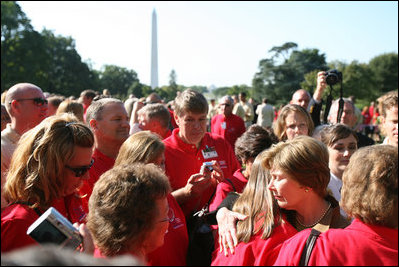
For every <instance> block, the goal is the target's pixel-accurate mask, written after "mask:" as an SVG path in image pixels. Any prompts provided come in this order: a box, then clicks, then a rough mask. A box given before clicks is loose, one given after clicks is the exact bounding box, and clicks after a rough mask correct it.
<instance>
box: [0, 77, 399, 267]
mask: <svg viewBox="0 0 399 267" xmlns="http://www.w3.org/2000/svg"><path fill="white" fill-rule="evenodd" d="M326 86H327V85H326V81H325V75H324V72H319V73H318V74H317V88H316V90H315V92H314V94H313V95H311V94H309V92H307V91H306V90H303V89H299V90H297V91H295V93H294V94H293V95H292V100H291V101H290V103H287V104H286V105H282V106H281V107H279V108H277V107H274V106H273V105H271V104H270V102H271V101H270V99H268V98H267V97H264V98H263V99H262V101H261V103H256V101H255V100H254V99H252V98H249V99H247V95H246V93H245V92H241V93H240V94H239V95H225V96H222V97H221V98H220V99H206V98H205V96H204V95H203V94H201V93H199V92H197V91H195V90H192V89H186V90H185V91H183V92H179V93H178V94H177V96H176V98H175V99H174V101H172V102H171V103H165V102H164V100H163V99H162V98H161V97H160V96H159V95H157V94H156V93H151V94H149V95H148V96H146V97H143V98H140V99H139V98H136V97H135V96H133V95H131V96H129V98H128V99H125V100H122V99H118V98H115V97H113V96H112V95H110V93H109V91H108V90H106V89H104V90H103V92H101V93H100V92H97V91H95V90H91V89H88V90H83V91H82V93H81V95H80V97H79V98H78V99H75V98H74V97H71V96H61V95H51V94H49V93H46V92H43V90H42V89H41V88H40V87H39V86H37V85H34V84H30V83H19V84H16V85H14V86H12V87H11V88H9V89H8V90H7V91H6V92H4V93H3V94H2V99H1V102H2V114H1V122H2V124H1V125H2V132H1V209H2V213H1V237H2V238H1V252H2V263H3V255H5V256H7V257H6V258H5V259H7V260H8V261H13V257H12V255H18V254H16V252H18V250H20V251H21V254H20V255H23V254H22V253H23V251H24V250H23V249H27V248H34V247H35V246H36V247H37V245H38V243H37V242H36V241H35V240H34V239H33V238H31V237H30V236H29V235H27V234H26V231H27V228H28V227H29V226H30V225H31V224H32V223H33V222H34V221H35V220H36V219H37V218H38V217H39V216H41V215H42V214H43V213H44V212H45V211H46V210H47V209H48V208H49V207H55V208H56V209H57V210H58V211H59V212H60V213H61V214H62V215H64V216H65V217H66V218H67V219H68V220H69V221H71V222H72V223H73V224H74V226H75V227H76V229H77V230H78V231H79V233H80V235H81V236H82V238H83V242H82V245H81V246H79V248H77V249H76V250H77V253H78V252H79V253H84V254H89V255H91V256H93V257H94V258H100V259H102V260H104V263H106V260H107V259H114V258H117V257H121V256H124V255H125V256H126V255H129V256H132V257H133V258H134V259H130V260H132V264H137V265H139V264H146V265H154V266H155V265H174V266H185V265H198V264H206V265H213V266H219V265H273V264H276V265H300V264H303V261H302V260H303V259H302V257H303V255H304V253H303V251H306V250H307V249H308V245H307V242H306V240H307V239H308V238H310V237H312V235H313V234H314V233H317V234H316V238H317V241H316V243H315V246H314V247H312V248H311V249H313V250H310V253H311V254H309V253H308V255H311V256H309V257H308V258H307V259H306V264H309V265H397V264H398V195H397V192H398V191H397V190H398V168H397V156H398V155H397V153H398V151H397V147H398V91H397V90H396V91H391V92H388V93H386V94H384V95H381V97H380V98H379V99H376V100H375V101H373V102H371V103H370V105H369V106H365V107H363V108H362V109H359V108H357V107H356V106H355V103H354V102H353V99H350V98H342V99H336V100H334V101H333V102H332V104H331V107H330V109H329V112H328V114H324V112H325V109H324V110H323V108H324V107H325V104H324V102H323V99H322V95H323V92H324V90H325V88H326ZM324 118H326V120H325V119H324ZM204 162H209V165H210V166H211V167H210V168H207V167H206V166H203V165H204ZM203 209H204V210H205V211H206V212H209V214H210V216H213V219H212V221H213V223H211V222H209V221H208V223H201V225H200V226H198V225H197V223H198V221H197V217H196V214H198V212H201V210H203ZM197 231H198V232H199V233H201V234H203V235H201V236H206V237H207V238H209V239H206V240H202V241H201V242H203V243H197V242H199V241H198V239H197V237H198V235H197V234H198V233H197ZM359 240H360V241H359ZM205 247H207V249H208V251H207V252H206V253H205V254H201V253H203V252H202V251H203V250H204V248H205ZM326 248H327V249H326ZM199 251H201V252H199ZM11 253H13V254H11ZM49 255H51V253H49ZM14 257H17V256H14ZM43 257H46V256H45V255H43ZM71 258H72V256H71ZM14 260H15V259H14ZM136 260H137V261H136ZM5 261H6V260H5ZM88 261H89V260H88ZM111 264H112V262H111Z"/></svg>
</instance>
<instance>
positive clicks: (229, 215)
mask: <svg viewBox="0 0 399 267" xmlns="http://www.w3.org/2000/svg"><path fill="white" fill-rule="evenodd" d="M247 217H248V216H247V215H244V214H241V213H238V212H233V211H231V210H229V209H227V208H226V207H222V208H220V209H219V210H218V211H217V213H216V220H217V222H218V231H219V240H218V241H219V247H220V251H219V252H220V253H222V252H224V254H225V256H228V249H229V248H230V254H234V248H235V247H236V246H237V244H238V240H237V225H236V223H237V220H240V221H242V220H245V219H246V218H247Z"/></svg>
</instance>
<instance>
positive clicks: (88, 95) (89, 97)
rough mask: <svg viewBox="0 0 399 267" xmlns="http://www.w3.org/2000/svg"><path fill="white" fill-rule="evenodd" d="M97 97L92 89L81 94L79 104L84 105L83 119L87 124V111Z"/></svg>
mask: <svg viewBox="0 0 399 267" xmlns="http://www.w3.org/2000/svg"><path fill="white" fill-rule="evenodd" d="M96 95H97V94H96V92H95V91H94V90H91V89H87V90H84V91H82V92H81V93H80V97H79V100H78V101H79V103H82V105H83V119H84V121H85V122H87V121H86V113H87V109H88V108H89V106H90V105H91V103H92V102H93V98H94V97H96Z"/></svg>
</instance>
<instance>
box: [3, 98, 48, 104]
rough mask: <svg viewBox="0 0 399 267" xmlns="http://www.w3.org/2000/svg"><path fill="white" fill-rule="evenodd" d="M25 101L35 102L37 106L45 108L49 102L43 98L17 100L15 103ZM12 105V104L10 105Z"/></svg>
mask: <svg viewBox="0 0 399 267" xmlns="http://www.w3.org/2000/svg"><path fill="white" fill-rule="evenodd" d="M24 100H33V102H34V103H35V105H36V106H43V105H44V104H46V105H47V104H48V100H47V99H45V98H41V97H35V98H23V99H15V101H24ZM10 104H11V103H10Z"/></svg>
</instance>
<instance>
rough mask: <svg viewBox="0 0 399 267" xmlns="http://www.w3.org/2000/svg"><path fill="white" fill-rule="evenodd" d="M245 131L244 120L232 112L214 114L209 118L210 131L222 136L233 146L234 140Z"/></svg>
mask: <svg viewBox="0 0 399 267" xmlns="http://www.w3.org/2000/svg"><path fill="white" fill-rule="evenodd" d="M244 132H245V123H244V120H243V119H242V118H241V117H239V116H237V115H234V114H231V115H229V116H227V117H226V116H224V114H218V115H215V116H214V117H213V118H212V120H211V133H215V134H218V135H220V136H223V137H224V138H225V139H226V140H227V141H228V142H229V143H230V145H231V146H232V147H233V149H234V146H235V143H236V140H237V139H238V137H240V136H241V135H242V134H243V133H244Z"/></svg>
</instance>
